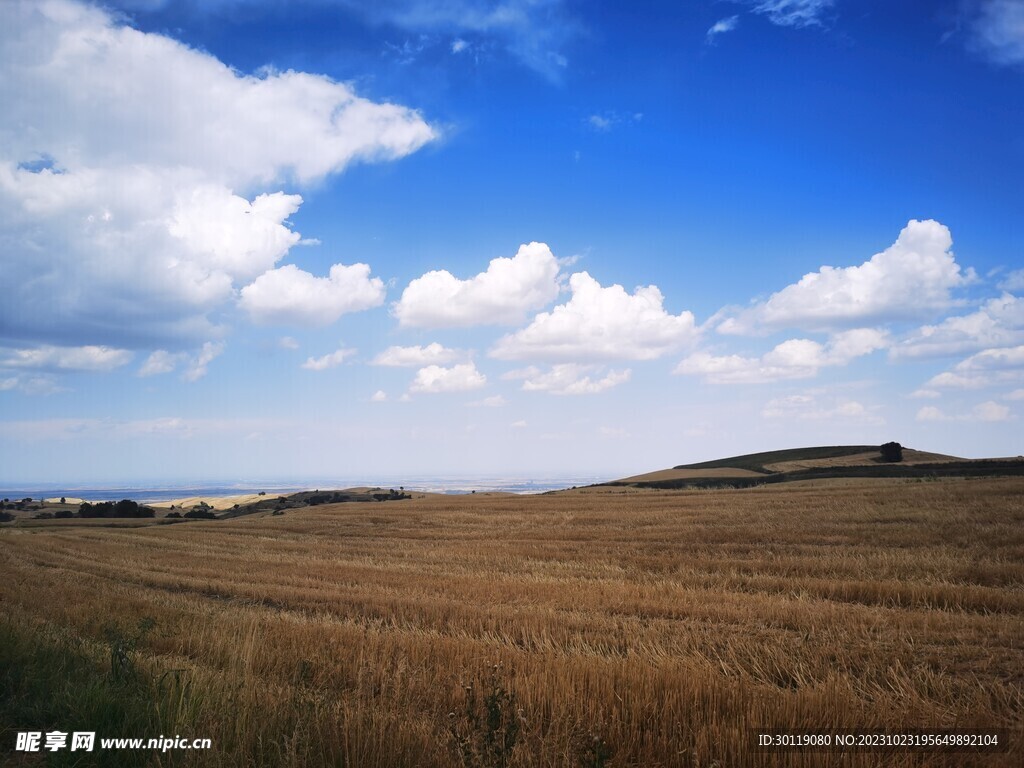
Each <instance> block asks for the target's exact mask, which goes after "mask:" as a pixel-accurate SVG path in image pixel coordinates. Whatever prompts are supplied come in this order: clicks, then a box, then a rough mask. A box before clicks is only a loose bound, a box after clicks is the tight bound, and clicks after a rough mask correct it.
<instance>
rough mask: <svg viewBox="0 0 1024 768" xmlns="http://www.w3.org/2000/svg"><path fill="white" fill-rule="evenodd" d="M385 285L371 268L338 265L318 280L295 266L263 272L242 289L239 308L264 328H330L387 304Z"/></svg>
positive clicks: (357, 265)
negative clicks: (351, 314) (348, 315)
mask: <svg viewBox="0 0 1024 768" xmlns="http://www.w3.org/2000/svg"><path fill="white" fill-rule="evenodd" d="M384 293H385V291H384V283H383V281H382V280H381V279H380V278H379V277H370V267H369V265H368V264H353V265H351V266H346V265H345V264H335V265H334V266H333V267H331V271H330V273H329V274H328V275H327V277H316V276H315V275H311V274H310V273H309V272H305V271H303V270H301V269H299V268H298V267H296V266H295V265H294V264H286V265H285V266H283V267H278V268H277V269H272V270H270V271H269V272H264V273H263V274H262V275H260V276H259V277H257V278H256V280H255V281H253V282H252V283H251V284H250V285H247V286H245V287H244V288H243V289H242V294H241V298H240V299H239V302H238V304H239V306H240V307H241V308H242V309H244V310H245V311H246V312H248V313H249V317H250V318H251V319H252V321H253V322H255V323H259V324H261V325H269V324H274V325H298V326H307V327H318V326H325V325H330V324H331V323H333V322H334V321H335V320H337V319H338V318H339V317H341V316H342V315H343V314H345V313H348V312H359V311H361V310H364V309H370V308H371V307H377V306H380V305H381V304H383V303H384Z"/></svg>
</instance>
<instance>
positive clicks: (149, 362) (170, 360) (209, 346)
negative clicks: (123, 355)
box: [138, 341, 224, 382]
mask: <svg viewBox="0 0 1024 768" xmlns="http://www.w3.org/2000/svg"><path fill="white" fill-rule="evenodd" d="M223 351H224V343H223V342H213V341H208V342H206V343H205V344H203V346H202V347H201V348H200V349H199V350H198V351H197V352H195V353H189V352H168V351H167V350H166V349H157V350H154V351H153V352H152V353H150V355H149V357H147V358H146V361H145V362H144V363H143V364H142V367H140V368H139V372H138V375H139V376H142V377H146V376H159V375H161V374H165V373H170V372H171V371H173V370H175V369H176V368H177V367H178V366H179V365H184V367H185V370H184V372H183V373H182V376H181V378H182V380H183V381H188V382H193V381H198V380H199V379H201V378H202V377H203V376H205V375H206V372H207V366H209V364H210V363H211V362H212V361H213V360H214V358H216V357H218V356H219V355H220V354H221V353H222V352H223Z"/></svg>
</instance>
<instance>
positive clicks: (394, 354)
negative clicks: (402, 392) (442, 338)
mask: <svg viewBox="0 0 1024 768" xmlns="http://www.w3.org/2000/svg"><path fill="white" fill-rule="evenodd" d="M460 356H461V353H460V352H459V351H458V350H455V349H448V348H447V347H444V346H442V345H440V344H438V343H437V342H436V341H435V342H433V343H431V344H428V345H427V346H425V347H421V346H415V347H388V348H387V349H385V350H384V351H383V352H381V353H380V354H378V355H377V356H376V357H375V358H373V361H372V362H371V363H370V364H371V365H386V366H395V367H409V368H416V367H420V366H425V365H443V364H445V363H451V362H453V361H455V360H457V359H458V358H459V357H460Z"/></svg>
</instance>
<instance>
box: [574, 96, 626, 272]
mask: <svg viewBox="0 0 1024 768" xmlns="http://www.w3.org/2000/svg"><path fill="white" fill-rule="evenodd" d="M643 119H644V114H643V112H633V113H625V114H623V113H621V112H617V111H615V110H608V111H606V112H603V113H601V114H593V115H589V116H588V117H587V119H586V120H585V121H584V123H585V124H586V125H587V126H588V127H590V128H592V129H593V130H595V131H598V132H599V133H606V132H607V131H610V130H611V129H612V128H615V127H617V126H620V125H633V124H635V123H639V122H640V121H641V120H643ZM575 260H576V259H575V258H573V259H572V261H570V262H569V263H570V264H571V263H572V262H574V261H575ZM563 266H567V264H565V263H564V260H563Z"/></svg>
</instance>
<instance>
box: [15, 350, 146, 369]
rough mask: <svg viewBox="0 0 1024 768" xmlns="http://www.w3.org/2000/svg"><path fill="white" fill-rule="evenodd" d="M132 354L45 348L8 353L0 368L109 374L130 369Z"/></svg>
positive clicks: (125, 351)
mask: <svg viewBox="0 0 1024 768" xmlns="http://www.w3.org/2000/svg"><path fill="white" fill-rule="evenodd" d="M131 359H132V353H131V352H130V351H128V350H127V349H113V348H111V347H104V346H95V345H87V346H83V347H58V346H52V345H45V346H42V347H36V348H34V349H13V350H8V351H7V352H6V355H5V356H4V357H2V358H0V368H33V369H37V370H46V371H110V370H113V369H114V368H120V367H121V366H122V365H127V364H128V362H129V361H131Z"/></svg>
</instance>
